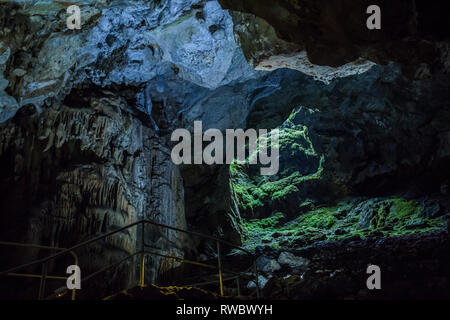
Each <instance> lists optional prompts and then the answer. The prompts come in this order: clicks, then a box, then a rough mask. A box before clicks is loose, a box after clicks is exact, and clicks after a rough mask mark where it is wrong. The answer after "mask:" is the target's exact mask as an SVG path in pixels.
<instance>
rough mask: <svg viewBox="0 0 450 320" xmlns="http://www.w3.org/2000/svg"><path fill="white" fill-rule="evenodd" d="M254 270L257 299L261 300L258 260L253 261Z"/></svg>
mask: <svg viewBox="0 0 450 320" xmlns="http://www.w3.org/2000/svg"><path fill="white" fill-rule="evenodd" d="M253 270H254V271H255V284H256V297H257V298H258V299H259V298H260V296H261V294H260V291H259V277H258V267H257V266H256V259H253Z"/></svg>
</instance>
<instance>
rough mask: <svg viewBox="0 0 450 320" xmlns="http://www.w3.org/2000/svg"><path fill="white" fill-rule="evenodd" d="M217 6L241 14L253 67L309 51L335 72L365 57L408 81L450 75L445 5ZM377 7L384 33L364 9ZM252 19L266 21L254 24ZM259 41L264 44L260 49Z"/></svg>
mask: <svg viewBox="0 0 450 320" xmlns="http://www.w3.org/2000/svg"><path fill="white" fill-rule="evenodd" d="M219 2H220V4H221V5H222V6H223V8H225V9H230V10H233V11H237V12H236V13H232V15H233V17H234V20H235V21H237V22H238V24H237V30H236V33H237V35H238V36H239V37H240V39H241V42H242V43H243V45H242V47H243V49H244V53H245V55H246V57H247V59H248V60H249V61H251V62H254V63H255V62H256V64H255V65H258V64H259V63H260V62H261V61H264V60H266V58H268V57H271V56H273V55H280V54H286V55H292V54H294V53H296V52H298V51H301V50H306V51H307V53H308V58H309V60H310V61H311V62H312V63H314V64H318V65H328V66H334V67H337V66H341V65H343V64H346V63H349V62H352V61H355V60H357V59H358V58H360V57H362V58H364V59H368V60H371V61H374V62H376V63H381V64H385V63H387V62H389V61H396V62H398V63H400V64H401V65H402V66H403V67H404V72H405V74H406V75H408V76H409V77H416V78H420V77H423V74H424V73H426V74H429V73H431V74H434V73H440V72H442V69H445V70H447V72H448V63H446V58H445V57H446V56H448V40H449V37H450V34H449V31H448V30H450V26H449V20H448V14H447V12H448V10H445V9H444V8H445V7H446V2H445V1H434V2H433V3H429V2H428V1H412V0H405V1H388V0H386V1H375V2H374V1H365V0H363V1H352V0H339V1H327V0H322V1H316V0H299V1H297V0H292V1H291V0H281V1H269V0H268V1H265V0H262V1H260V0H244V1H241V0H220V1H219ZM373 4H376V5H378V6H380V8H381V10H382V28H381V30H376V31H371V30H369V29H368V28H367V27H366V20H367V18H368V16H369V15H367V14H366V10H367V7H368V6H369V5H373ZM243 13H244V14H243ZM245 13H250V15H245ZM253 15H254V16H257V17H259V18H261V19H263V20H262V21H261V20H258V19H256V20H255V18H254V16H253ZM255 22H258V23H255ZM245 23H246V24H247V26H250V27H249V28H251V33H252V34H254V35H256V36H254V37H249V36H248V35H247V34H248V31H247V32H242V28H240V27H239V26H242V25H245ZM267 24H269V25H270V26H272V27H273V28H274V30H275V32H274V31H273V30H271V28H270V27H268V26H267ZM261 39H264V40H263V41H265V42H266V44H265V45H261ZM267 63H268V62H267ZM268 64H270V63H268ZM291 65H295V62H291Z"/></svg>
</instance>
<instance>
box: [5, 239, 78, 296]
mask: <svg viewBox="0 0 450 320" xmlns="http://www.w3.org/2000/svg"><path fill="white" fill-rule="evenodd" d="M0 245H2V246H10V247H24V248H33V249H44V250H56V251H62V250H66V248H59V247H51V246H43V245H37V244H31V243H30V244H28V243H19V242H9V241H0ZM70 254H71V255H72V256H73V258H74V263H75V265H76V266H77V265H78V256H77V254H76V253H75V252H73V251H70ZM7 275H8V276H12V277H23V278H40V279H41V283H40V286H39V299H42V297H43V293H44V292H43V288H44V287H45V280H46V279H58V280H67V279H68V277H59V276H49V275H47V274H46V275H42V274H29V273H13V272H9V273H8V274H7ZM75 295H76V290H75V289H72V300H75Z"/></svg>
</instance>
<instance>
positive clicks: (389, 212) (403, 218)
mask: <svg viewBox="0 0 450 320" xmlns="http://www.w3.org/2000/svg"><path fill="white" fill-rule="evenodd" d="M428 203H429V205H430V206H432V205H434V204H436V203H437V201H429V202H428ZM425 208H426V207H425ZM423 211H424V207H423V204H421V203H420V202H419V201H418V200H406V199H404V198H401V197H394V198H373V199H360V198H354V199H349V200H345V201H341V202H338V203H336V204H334V205H331V206H323V207H317V208H313V209H311V210H309V211H307V212H305V213H299V216H298V217H297V218H295V219H293V220H290V221H288V219H287V217H286V215H283V213H281V212H278V213H276V214H274V215H272V216H270V217H268V218H265V219H252V220H245V222H244V228H245V230H246V233H247V241H246V242H245V244H246V246H247V247H248V248H249V249H255V248H256V247H257V246H263V247H270V248H273V249H279V248H291V249H300V248H304V247H308V246H309V245H312V244H314V243H315V242H317V241H328V242H330V241H339V240H352V241H354V240H361V239H365V238H368V237H376V238H385V237H395V236H403V235H408V234H412V233H422V232H429V231H433V230H438V229H442V228H446V227H447V223H446V220H445V219H444V218H442V217H435V218H428V217H426V216H424V215H423Z"/></svg>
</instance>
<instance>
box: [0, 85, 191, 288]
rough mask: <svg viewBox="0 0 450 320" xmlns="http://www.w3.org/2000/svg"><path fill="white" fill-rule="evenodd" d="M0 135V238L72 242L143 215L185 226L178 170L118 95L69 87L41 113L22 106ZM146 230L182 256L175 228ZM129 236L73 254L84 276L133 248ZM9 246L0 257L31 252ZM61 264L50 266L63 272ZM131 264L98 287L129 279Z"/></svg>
mask: <svg viewBox="0 0 450 320" xmlns="http://www.w3.org/2000/svg"><path fill="white" fill-rule="evenodd" d="M0 132H1V134H0V137H1V138H0V141H1V142H0V145H1V147H0V150H1V152H0V163H1V164H2V167H3V169H2V175H1V178H0V189H1V197H0V208H1V209H0V211H1V212H2V215H1V223H0V225H1V227H0V233H1V235H2V239H4V240H8V241H15V242H21V243H35V244H43V245H49V246H56V247H71V246H73V245H75V244H78V243H80V242H82V241H85V240H87V239H90V238H92V237H93V236H94V235H99V234H101V233H105V232H109V231H112V230H114V229H117V228H119V227H121V226H124V225H127V224H130V223H132V222H135V221H137V220H140V219H142V218H146V219H152V220H154V221H157V222H160V223H163V224H167V225H172V226H175V227H178V228H186V222H185V217H184V197H183V186H182V180H181V175H180V172H179V170H178V168H176V167H175V166H174V165H173V164H172V163H171V162H170V151H169V150H168V149H167V147H165V146H164V144H163V142H162V140H161V138H160V137H158V136H157V135H156V134H155V133H154V132H153V130H152V129H150V127H149V123H148V120H147V119H146V118H145V117H143V116H142V114H140V112H139V111H135V110H133V109H132V108H131V107H130V106H129V105H128V103H127V101H126V99H124V98H121V97H119V96H117V94H115V93H112V92H109V91H98V90H94V89H92V90H76V91H74V92H72V93H71V94H70V95H69V96H68V97H67V98H66V99H65V101H64V103H63V105H62V106H61V107H60V108H49V109H47V110H46V111H45V112H44V113H43V114H40V115H38V114H36V113H35V112H34V109H33V108H32V107H30V108H24V109H22V110H21V111H20V113H19V114H17V115H16V116H15V118H14V119H12V120H10V121H8V122H7V123H4V124H2V127H1V130H0ZM147 231H148V232H147V234H146V242H147V243H148V244H151V245H154V246H156V247H159V248H161V249H162V250H163V251H162V252H166V253H167V254H174V255H182V254H183V253H182V249H183V248H184V247H185V246H186V243H185V241H184V238H183V235H177V234H175V233H172V232H169V233H168V232H167V231H165V230H153V229H152V230H150V228H149V229H148V230H147ZM140 232H141V231H140V230H139V235H140ZM136 239H137V233H136V228H134V229H129V230H126V231H124V232H122V233H119V234H116V235H114V236H112V237H110V238H107V239H106V240H105V241H102V242H99V243H97V244H94V245H92V246H89V247H87V248H84V249H82V250H80V251H78V252H77V254H78V255H79V259H80V266H81V267H82V270H83V272H84V274H85V275H88V274H89V273H91V272H94V271H96V270H99V269H100V268H101V267H104V266H105V265H108V264H111V263H113V262H115V261H117V260H118V259H119V258H124V257H125V256H126V255H129V254H132V253H134V252H135V251H136V248H138V249H139V245H137V241H136ZM6 252H10V251H6ZM16 253H17V254H11V253H10V254H6V255H5V256H3V255H2V257H4V259H5V261H3V262H8V263H10V264H11V266H12V265H17V264H19V263H25V262H29V261H31V260H32V258H33V257H35V258H37V253H38V252H36V250H34V252H33V251H32V250H30V251H28V252H26V254H24V253H23V252H21V251H19V252H16ZM6 259H7V260H6ZM64 260H65V261H66V262H67V261H70V260H69V259H64ZM61 262H63V261H57V262H56V264H55V265H53V267H52V269H51V271H50V273H53V274H54V273H56V272H59V273H61V272H63V270H65V266H64V264H63V263H62V264H60V263H61ZM132 262H133V261H130V264H129V265H128V267H126V266H125V267H123V268H122V271H121V272H124V273H123V275H124V276H123V277H115V279H116V280H115V281H112V282H111V283H108V284H107V285H106V288H105V289H107V288H109V289H111V288H113V287H114V286H118V288H122V287H124V286H125V287H126V286H128V283H129V282H130V283H131V284H134V282H133V281H135V278H134V270H135V266H134V265H133V263H132ZM160 264H161V265H162V264H163V262H162V261H161V259H153V260H149V261H148V268H147V270H148V271H147V279H148V280H149V281H152V280H154V279H155V278H156V277H157V276H158V274H159V273H160V272H164V270H163V268H160ZM92 285H93V284H92V283H90V284H88V287H90V286H92ZM97 285H98V284H97Z"/></svg>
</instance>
